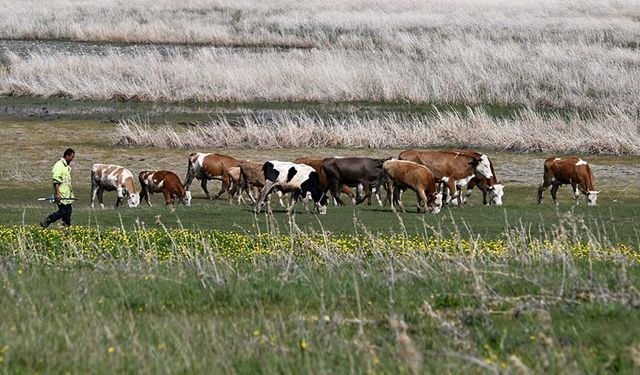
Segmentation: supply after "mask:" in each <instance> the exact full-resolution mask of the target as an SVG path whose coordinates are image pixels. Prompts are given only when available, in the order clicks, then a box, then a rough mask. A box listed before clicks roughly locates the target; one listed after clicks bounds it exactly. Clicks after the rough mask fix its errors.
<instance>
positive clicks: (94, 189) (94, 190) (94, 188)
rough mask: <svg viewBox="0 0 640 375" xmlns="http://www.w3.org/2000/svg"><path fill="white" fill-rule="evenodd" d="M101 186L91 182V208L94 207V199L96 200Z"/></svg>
mask: <svg viewBox="0 0 640 375" xmlns="http://www.w3.org/2000/svg"><path fill="white" fill-rule="evenodd" d="M98 189H99V187H98V186H97V185H96V184H94V183H93V181H92V182H91V208H93V207H94V201H95V200H96V195H97V194H98Z"/></svg>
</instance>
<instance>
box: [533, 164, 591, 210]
mask: <svg viewBox="0 0 640 375" xmlns="http://www.w3.org/2000/svg"><path fill="white" fill-rule="evenodd" d="M566 184H570V185H571V188H572V189H573V196H574V198H575V200H576V204H578V198H579V197H580V192H582V194H584V195H585V198H586V201H587V206H595V205H596V201H597V199H598V193H599V191H595V190H594V189H593V184H594V177H593V172H591V167H589V164H587V162H586V161H584V160H582V159H580V158H577V157H565V158H554V157H551V158H548V159H547V160H545V161H544V177H543V181H542V184H540V188H538V204H540V203H542V195H543V194H544V191H545V190H546V189H547V188H548V187H549V186H550V185H551V197H552V198H553V203H555V204H556V205H557V204H558V202H557V201H556V193H557V192H558V188H559V187H560V185H566Z"/></svg>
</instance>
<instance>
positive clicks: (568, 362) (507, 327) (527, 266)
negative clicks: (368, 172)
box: [0, 116, 640, 374]
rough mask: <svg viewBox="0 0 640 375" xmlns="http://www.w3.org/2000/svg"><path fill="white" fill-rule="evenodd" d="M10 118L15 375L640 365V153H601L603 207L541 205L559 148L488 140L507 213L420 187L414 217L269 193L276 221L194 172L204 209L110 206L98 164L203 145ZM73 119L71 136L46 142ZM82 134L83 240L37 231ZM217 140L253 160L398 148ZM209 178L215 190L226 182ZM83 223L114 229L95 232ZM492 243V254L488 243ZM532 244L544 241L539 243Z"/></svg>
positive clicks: (9, 344)
mask: <svg viewBox="0 0 640 375" xmlns="http://www.w3.org/2000/svg"><path fill="white" fill-rule="evenodd" d="M2 125H3V126H1V127H0V147H2V149H3V155H5V163H4V164H3V166H2V169H1V170H0V173H1V175H2V176H3V178H4V180H5V182H4V183H3V184H2V185H0V194H1V195H2V199H1V200H0V206H1V208H2V209H1V210H0V227H1V228H13V229H10V230H12V231H17V232H18V233H22V232H20V230H21V229H19V228H21V227H22V226H23V225H24V226H25V227H24V228H25V229H24V230H25V231H26V232H25V233H26V234H22V235H18V237H17V238H16V239H15V241H13V240H12V241H9V240H8V237H4V238H2V239H0V258H1V259H2V262H1V264H0V271H1V272H2V282H3V286H2V288H0V298H1V299H2V300H3V301H4V303H3V304H0V313H1V314H2V315H3V319H2V321H1V322H0V369H1V370H2V371H4V372H7V373H36V372H38V373H39V372H72V373H83V372H94V371H95V370H96V369H100V370H99V371H106V369H109V370H111V371H114V372H119V373H122V372H126V373H139V372H143V373H161V372H170V373H174V372H181V373H210V372H226V373H274V372H282V373H293V372H296V373H297V372H307V373H308V372H311V373H316V372H320V373H347V372H350V373H434V372H437V373H442V372H447V373H449V372H452V373H460V372H473V373H476V372H498V373H500V372H503V373H521V374H526V373H532V372H533V373H540V372H545V373H584V372H595V373H610V372H621V373H634V372H635V371H636V370H637V368H638V366H639V365H640V341H639V340H638V337H640V332H638V329H637V328H636V327H638V326H639V324H638V323H640V321H638V320H639V318H638V316H639V315H638V314H637V309H638V307H639V306H640V294H638V290H640V284H639V283H638V280H640V278H639V277H638V276H640V275H639V274H638V273H639V272H640V268H639V267H638V264H637V262H638V258H637V256H636V255H635V254H637V251H638V243H639V241H638V228H639V225H638V219H637V211H638V209H639V208H640V203H639V202H640V200H639V197H640V190H639V189H637V188H636V186H638V185H637V184H635V181H636V178H637V177H635V176H634V171H635V169H634V168H635V165H636V164H637V162H638V158H636V157H622V158H617V157H609V156H600V157H593V158H589V161H590V162H591V163H593V164H595V165H596V166H597V169H596V171H597V172H598V173H600V174H599V175H597V176H596V178H597V180H596V184H597V188H598V189H599V190H602V193H601V195H600V197H599V200H598V206H597V207H586V206H585V205H584V202H583V201H581V204H580V205H579V206H577V207H576V206H575V205H574V204H573V201H572V199H571V194H570V191H569V188H567V187H565V188H561V189H560V191H559V194H558V197H559V200H560V205H559V206H558V207H556V206H554V205H553V204H552V203H551V201H550V199H551V197H550V195H549V192H547V194H546V200H545V203H544V204H543V205H537V204H536V202H535V195H536V189H537V183H538V178H539V177H540V176H539V175H540V174H541V167H540V166H541V163H540V160H543V159H544V157H546V155H536V154H531V155H520V154H510V153H504V152H492V153H490V155H493V159H494V162H495V163H496V164H497V168H498V173H499V176H501V178H502V179H503V180H504V182H505V184H506V186H507V187H506V189H505V197H504V203H505V204H504V206H503V207H484V206H482V204H481V194H480V193H479V192H474V195H472V197H471V198H470V201H469V203H468V204H467V206H466V207H464V208H457V207H451V208H445V209H444V210H443V211H442V212H441V213H440V214H439V215H432V214H417V213H416V212H415V209H414V207H413V201H414V196H413V194H411V193H408V194H405V205H406V206H407V209H408V211H409V212H407V213H405V214H402V213H398V214H395V213H393V212H392V211H391V210H390V208H389V207H388V206H385V207H378V206H377V205H372V206H367V205H359V206H355V207H354V206H351V205H348V206H343V207H333V206H330V207H329V209H328V213H327V215H315V214H304V213H303V212H302V207H301V206H299V207H298V209H297V213H296V215H295V220H294V222H295V225H291V223H290V221H289V219H288V216H287V214H286V211H285V210H284V209H283V208H280V207H278V206H277V203H276V202H275V201H274V209H275V212H274V215H273V217H271V218H269V217H268V216H267V215H265V214H264V213H263V214H260V215H254V213H253V212H252V210H251V207H250V206H246V205H243V206H237V205H229V203H228V202H227V200H226V195H225V196H223V198H224V199H218V200H215V201H210V200H206V199H204V194H203V193H202V191H201V189H200V187H199V186H198V184H197V182H196V183H195V184H194V185H193V187H192V190H193V192H194V200H193V202H192V207H184V206H182V205H176V206H175V208H172V207H165V206H164V205H163V204H162V198H161V196H160V195H154V196H152V198H151V199H152V203H153V204H154V206H153V207H146V206H141V207H138V208H135V209H130V208H127V207H124V208H120V209H118V210H115V209H113V208H112V206H113V204H114V203H115V193H113V192H111V193H105V205H106V206H107V208H106V209H104V210H101V209H91V208H90V206H89V204H90V196H89V173H88V170H89V168H90V166H91V164H92V163H94V162H113V163H117V164H122V165H125V166H129V167H130V168H131V169H132V171H133V172H134V173H137V172H138V171H139V170H141V169H143V168H166V169H171V170H174V171H176V172H177V173H178V175H179V176H180V177H181V178H183V177H184V168H185V167H186V156H187V155H188V154H189V153H190V152H191V151H193V150H182V149H158V148H153V147H149V148H143V147H114V146H113V145H112V144H111V141H110V138H109V135H110V132H112V131H113V129H114V124H113V123H110V122H108V121H96V120H90V119H87V118H85V117H82V118H75V117H74V116H71V117H63V118H58V119H42V118H39V119H38V118H37V119H32V120H25V119H24V118H13V117H6V118H4V119H3V121H2ZM60 132H62V133H64V134H65V137H64V139H65V140H64V141H63V140H61V138H57V137H55V136H53V135H52V134H57V133H60ZM69 146H71V147H74V148H75V149H76V151H77V152H78V155H77V158H76V160H75V161H74V164H73V166H74V172H73V176H74V187H75V192H76V195H77V196H78V197H79V198H80V200H79V201H78V203H77V204H75V205H74V214H73V223H74V225H76V226H77V228H78V230H79V233H80V235H82V236H85V237H83V239H82V242H81V241H80V240H78V239H75V240H74V239H73V238H71V239H69V238H67V239H62V240H60V239H56V240H52V238H59V236H61V234H59V233H63V232H60V231H58V230H57V229H52V230H49V231H40V229H38V228H36V227H35V226H36V225H37V223H38V222H39V221H40V220H42V219H43V218H44V217H45V216H46V215H48V214H49V213H50V212H52V211H53V210H54V206H53V205H51V204H48V203H40V202H37V201H36V199H37V198H38V197H43V196H47V195H49V194H50V185H49V181H48V179H49V175H48V174H49V169H50V168H51V165H52V164H53V162H54V161H55V160H57V159H58V158H59V157H60V155H59V154H61V152H62V151H63V150H64V148H66V147H69ZM209 151H218V152H225V153H229V154H231V155H236V156H238V157H241V158H252V159H253V160H266V159H271V158H272V159H291V158H293V157H297V156H301V155H304V154H311V155H332V154H342V155H344V154H347V153H350V154H353V155H360V156H364V155H371V156H383V155H393V154H396V153H397V152H398V150H367V149H358V150H333V149H332V150H322V149H303V150H283V149H277V150H258V151H255V150H209ZM622 182H624V183H622ZM209 185H210V186H209V188H210V189H209V190H210V191H212V192H215V191H217V189H218V185H219V183H217V182H215V183H210V184H209ZM16 228H18V229H16ZM88 228H92V229H95V230H98V231H99V232H98V233H102V234H101V235H97V234H96V233H95V232H91V233H92V234H82V233H85V232H84V229H87V230H88ZM112 228H121V229H123V230H124V232H125V233H134V231H135V230H137V229H141V228H144V229H146V230H149V231H157V232H153V233H167V235H169V236H170V233H171V232H172V230H173V229H180V228H184V229H185V230H186V232H187V233H191V234H192V235H194V236H196V237H197V236H198V233H205V232H207V231H209V230H218V231H221V232H222V233H236V234H237V235H238V236H243V237H242V238H244V239H245V240H247V241H249V242H251V241H253V240H252V239H253V238H257V237H256V235H258V234H259V233H261V234H265V233H267V234H270V235H271V236H272V238H273V239H274V241H273V243H271V244H270V245H267V247H266V249H263V251H266V253H264V252H249V254H245V255H246V256H240V255H237V256H236V255H229V254H228V253H231V254H233V253H234V251H235V250H237V249H235V248H234V246H236V245H234V244H235V242H233V241H231V240H230V242H228V243H227V242H224V241H222V242H220V241H218V242H216V241H212V240H207V239H197V240H192V241H194V242H192V243H193V246H191V247H190V246H189V245H183V244H182V243H181V242H179V241H178V240H177V237H176V238H174V239H172V240H169V241H167V240H166V239H165V240H163V241H164V242H162V244H163V245H157V244H153V243H152V242H151V241H150V240H149V241H143V240H137V242H135V241H134V243H135V244H136V245H133V246H132V245H130V244H129V243H127V244H125V242H122V241H123V240H122V237H121V235H118V234H117V233H115V234H114V233H112V232H108V231H109V230H110V229H112ZM3 230H4V229H3ZM29 233H32V234H29ZM33 233H35V234H33ZM87 233H88V232H87ZM107 233H111V234H107ZM352 234H353V235H357V236H354V237H351V236H350V235H352ZM309 235H313V236H319V238H342V237H338V236H340V235H345V236H346V237H345V238H347V239H342V240H338V241H347V243H348V242H349V241H356V240H354V238H370V239H381V238H388V236H393V235H396V236H400V238H405V239H407V238H412V239H415V238H418V239H420V240H421V241H428V240H429V239H434V238H438V239H442V240H444V241H449V242H447V243H448V244H449V245H448V247H446V248H445V247H439V246H435V247H429V248H428V249H427V250H424V251H417V252H409V253H407V252H406V251H404V250H403V248H402V245H393V246H392V245H388V247H387V245H381V244H380V243H378V244H377V245H375V246H371V245H363V244H359V245H357V246H355V247H349V245H345V242H337V243H338V245H336V246H345V248H349V249H352V250H350V251H347V252H345V253H341V252H338V251H336V249H335V248H334V247H332V246H333V245H329V244H327V243H324V244H323V243H322V242H320V243H315V242H305V241H304V240H303V241H301V242H291V244H292V245H288V246H283V245H279V243H280V242H278V241H277V240H276V239H278V238H280V239H282V238H284V239H285V240H284V241H285V242H286V241H287V239H288V238H289V237H288V236H291V238H293V237H295V238H300V239H304V238H306V237H305V236H309ZM102 236H104V238H103V237H102ZM110 236H112V237H110ZM332 236H335V237H332ZM385 236H387V237H385ZM233 238H235V237H233ZM349 238H351V239H349ZM48 241H49V242H48ZM51 241H53V242H51ZM56 241H57V242H56ZM119 241H120V242H119ZM412 241H413V240H412ZM497 241H502V242H497ZM374 242H375V241H374ZM54 243H55V245H54ZM356 243H357V241H356ZM463 243H464V244H465V245H463ZM496 243H499V244H501V245H500V246H501V250H500V252H498V253H495V254H490V253H482V252H477V251H480V250H481V246H483V245H482V244H496ZM187 244H188V242H187ZM536 244H537V245H536ZM540 244H543V245H540ZM86 246H88V247H86ZM163 246H164V247H163ZM185 246H186V247H185ZM394 246H395V247H394ZM398 246H400V247H398ZM535 246H542V250H541V251H540V252H539V253H535V254H534V253H533V252H531V251H532V250H531V248H532V247H535ZM196 248H198V249H200V250H195V249H196ZM201 249H209V250H206V251H204V250H201ZM243 249H244V248H243ZM611 249H613V250H611ZM616 249H617V250H616ZM620 249H626V250H624V251H622V250H620ZM243 251H245V252H246V251H248V250H247V249H244V250H243ZM240 253H242V252H240ZM240 253H239V254H240ZM225 254H226V255H225Z"/></svg>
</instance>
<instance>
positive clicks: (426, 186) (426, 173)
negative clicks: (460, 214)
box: [382, 159, 442, 214]
mask: <svg viewBox="0 0 640 375" xmlns="http://www.w3.org/2000/svg"><path fill="white" fill-rule="evenodd" d="M382 168H383V169H384V172H385V177H386V183H387V193H388V194H389V196H390V197H391V199H390V201H391V209H392V210H394V211H395V210H396V208H395V206H394V204H395V203H396V202H397V203H398V205H399V206H400V209H401V210H402V212H405V211H404V205H403V204H402V200H401V199H400V194H399V193H400V191H402V190H404V189H406V188H409V189H411V190H413V191H415V192H416V195H417V200H416V205H417V206H418V212H420V202H422V203H423V204H424V210H425V212H426V211H431V212H433V213H434V214H437V213H438V212H440V209H441V208H442V192H440V191H438V188H437V186H436V183H435V182H434V179H433V173H431V171H430V170H429V168H427V167H425V166H424V165H421V164H418V163H414V162H412V161H407V160H395V159H391V160H387V161H385V162H384V163H383V164H382Z"/></svg>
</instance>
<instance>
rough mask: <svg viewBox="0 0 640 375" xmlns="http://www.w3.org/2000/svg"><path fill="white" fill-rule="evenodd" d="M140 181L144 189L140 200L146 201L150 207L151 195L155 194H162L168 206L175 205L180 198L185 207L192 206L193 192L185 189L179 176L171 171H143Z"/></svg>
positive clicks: (140, 174) (139, 177) (139, 175)
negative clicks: (175, 201)
mask: <svg viewBox="0 0 640 375" xmlns="http://www.w3.org/2000/svg"><path fill="white" fill-rule="evenodd" d="M138 181H140V187H141V188H142V189H141V193H140V200H141V201H142V200H143V199H144V200H145V201H146V202H147V205H149V206H151V202H150V201H149V195H150V194H153V193H162V194H163V195H164V202H165V204H166V205H168V204H169V203H171V204H173V203H174V199H175V198H178V199H180V201H181V202H182V203H184V205H185V206H187V207H189V206H191V192H190V191H188V190H186V189H185V188H184V186H183V185H182V182H180V178H179V177H178V175H176V174H175V173H173V172H171V171H142V172H140V173H139V174H138Z"/></svg>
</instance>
